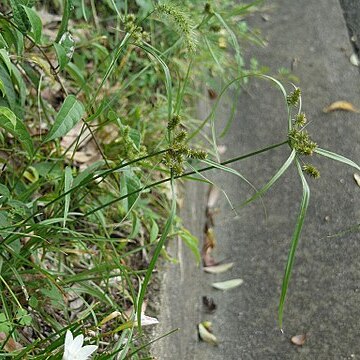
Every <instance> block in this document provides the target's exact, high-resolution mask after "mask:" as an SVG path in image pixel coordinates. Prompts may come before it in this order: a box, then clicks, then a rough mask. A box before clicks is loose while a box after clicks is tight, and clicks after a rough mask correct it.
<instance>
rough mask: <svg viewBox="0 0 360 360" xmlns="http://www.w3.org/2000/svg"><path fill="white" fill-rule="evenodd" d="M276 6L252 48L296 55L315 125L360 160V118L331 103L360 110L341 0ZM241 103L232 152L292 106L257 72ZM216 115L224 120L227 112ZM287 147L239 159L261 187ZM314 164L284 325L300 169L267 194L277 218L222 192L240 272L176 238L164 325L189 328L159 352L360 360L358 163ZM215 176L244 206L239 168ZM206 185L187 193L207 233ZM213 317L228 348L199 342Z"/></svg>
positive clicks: (281, 130)
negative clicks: (281, 306) (210, 310)
mask: <svg viewBox="0 0 360 360" xmlns="http://www.w3.org/2000/svg"><path fill="white" fill-rule="evenodd" d="M271 6H272V11H271V12H270V13H269V20H268V21H263V20H262V18H261V16H260V14H257V15H255V16H253V17H252V18H251V19H250V23H251V24H252V25H253V26H257V27H259V28H261V30H262V32H263V34H264V36H265V37H266V38H267V40H268V43H269V45H268V46H267V47H266V48H263V49H253V48H252V49H249V51H251V55H252V56H255V57H256V58H257V59H259V61H260V62H261V64H263V65H267V66H269V67H270V68H271V69H272V70H273V72H274V73H275V72H276V69H278V68H280V67H288V68H289V67H290V66H291V64H294V73H295V75H297V76H298V77H299V78H300V80H301V81H300V86H301V88H302V91H303V109H304V111H305V112H306V113H307V116H308V119H309V120H310V121H311V125H309V127H308V130H309V132H310V133H311V134H312V136H313V138H314V139H315V140H316V141H317V142H318V143H319V145H321V147H322V148H326V149H331V150H332V151H336V152H339V153H341V154H346V155H347V156H348V157H350V158H352V159H353V160H355V161H356V162H357V163H360V142H359V135H360V115H359V114H356V113H348V112H334V113H330V114H324V113H323V112H322V109H323V108H324V107H325V106H327V105H329V104H330V103H331V102H333V101H337V100H347V101H350V102H352V103H353V104H355V105H357V106H358V107H360V76H359V73H358V69H357V68H355V67H354V66H352V65H351V64H350V63H349V59H348V56H347V54H346V52H350V53H351V51H352V48H351V44H350V40H349V36H348V32H347V28H346V24H345V21H344V18H343V13H342V9H341V7H340V4H339V2H338V1H337V0H318V1H304V0H302V1H296V2H295V1H294V2H289V1H285V0H277V1H273V2H271ZM344 49H345V51H344ZM233 100H234V101H237V102H238V111H237V117H236V121H235V122H234V124H233V127H232V129H231V131H230V132H229V134H228V136H227V137H226V138H225V139H221V140H219V143H221V144H225V145H226V146H227V148H228V150H227V152H226V153H225V154H224V155H223V156H222V157H223V160H224V159H226V158H230V157H232V156H235V155H238V154H242V153H247V152H249V151H251V150H254V149H257V148H261V147H262V146H266V145H268V144H273V143H276V142H278V141H279V142H280V141H282V140H283V139H284V138H285V137H286V132H287V131H286V114H285V109H284V107H283V106H282V100H281V97H280V95H279V93H278V91H277V90H276V89H274V88H273V87H272V86H270V84H268V83H266V82H263V81H262V82H260V81H253V82H252V83H251V84H250V87H249V90H248V93H247V94H243V95H242V96H241V97H240V98H239V99H233ZM224 112H225V109H222V110H221V111H220V114H221V113H224ZM217 121H218V127H219V129H220V128H221V127H222V121H223V120H222V119H221V116H219V117H218V119H217ZM288 154H289V149H288V148H286V147H283V148H280V149H277V150H275V151H273V152H270V153H267V154H264V155H260V156H258V157H256V158H253V159H250V160H246V161H243V162H241V163H237V164H234V166H233V167H234V168H235V169H237V170H238V171H241V172H242V173H243V174H244V175H246V176H247V177H248V178H249V179H250V180H251V181H252V182H253V183H254V184H255V185H256V186H257V187H260V186H261V185H262V184H264V183H265V182H266V181H267V180H268V179H269V178H270V177H271V175H272V174H273V173H274V172H275V171H276V170H277V169H278V168H279V167H280V165H281V164H282V162H283V161H284V160H285V159H286V158H287V156H288ZM311 161H312V162H313V163H314V164H316V165H317V166H318V168H319V170H320V171H321V178H320V179H319V180H312V179H309V184H310V187H311V199H310V206H309V210H308V214H307V218H306V221H305V228H304V230H303V233H302V236H301V240H300V242H299V247H298V251H297V255H296V261H295V265H294V271H293V276H292V279H291V283H290V287H289V291H288V297H287V301H286V306H285V313H284V334H282V333H281V332H280V331H279V329H278V327H277V323H276V321H277V306H278V300H279V296H280V288H281V282H282V277H283V271H284V267H285V263H286V259H287V254H288V250H289V245H290V240H291V234H292V230H293V227H294V225H295V221H296V215H297V212H298V208H299V202H300V199H301V185H300V181H299V179H298V177H297V174H296V172H295V170H294V169H293V168H292V169H290V170H289V171H288V172H287V174H286V177H284V178H282V179H280V180H279V182H278V183H277V184H276V185H275V186H274V187H273V188H272V189H271V190H270V191H269V192H268V193H267V195H266V196H264V203H265V206H266V209H267V213H268V217H267V219H266V217H265V216H264V210H263V208H262V206H261V203H260V202H259V201H258V202H256V203H253V204H251V205H249V206H248V207H247V208H244V209H242V210H241V211H240V212H239V216H238V217H234V215H233V213H232V211H231V209H230V207H229V205H228V204H227V203H226V201H225V199H224V198H221V199H220V200H219V208H220V209H221V211H220V213H219V214H218V215H217V216H216V218H215V221H216V226H215V233H216V238H217V249H216V257H217V258H218V259H227V261H233V262H235V266H234V268H233V269H232V270H230V271H228V272H226V273H223V274H218V275H210V274H205V273H203V271H202V270H201V269H198V268H196V266H195V264H194V261H193V258H192V255H191V254H190V252H189V250H188V249H186V248H185V246H184V245H182V246H179V244H176V243H172V244H170V251H171V252H172V253H173V254H174V255H176V254H179V257H180V259H181V266H179V265H177V266H174V265H168V266H167V269H165V277H164V282H163V290H162V303H161V312H160V314H159V320H160V326H159V327H158V328H157V333H158V334H162V333H165V332H167V331H169V330H171V329H174V328H180V330H179V331H178V332H177V333H175V334H173V335H171V336H168V337H166V338H164V339H162V340H160V341H159V342H157V343H156V344H155V346H154V348H153V353H154V355H155V356H156V357H157V359H161V360H166V359H179V360H182V359H184V360H185V359H187V360H188V359H196V360H202V359H206V360H220V359H334V360H335V359H336V360H338V359H360V340H359V339H360V337H359V335H360V233H359V230H357V231H353V232H348V231H344V230H346V229H348V228H350V227H354V226H355V225H356V224H359V219H360V206H359V198H360V197H359V195H360V188H359V187H357V185H356V184H355V182H354V180H353V173H354V172H355V171H354V169H351V168H349V167H347V166H345V165H341V164H338V163H336V162H334V161H332V160H330V159H325V158H320V157H318V156H314V157H313V158H312V159H311ZM208 175H209V177H211V179H213V180H214V181H216V183H217V184H218V185H220V186H221V187H222V188H223V189H224V190H225V191H226V192H227V194H228V195H229V197H230V198H231V199H232V201H233V203H234V204H240V203H241V202H242V201H243V200H244V199H246V198H247V197H248V196H249V195H250V194H251V190H249V187H248V186H246V185H244V184H243V183H242V182H241V181H239V179H238V178H236V177H233V176H230V175H228V174H224V173H219V172H214V173H211V174H208ZM205 191H206V189H205V188H204V186H203V185H199V184H196V185H194V184H189V185H188V187H187V191H186V198H185V204H186V209H185V211H184V216H185V219H186V225H187V226H188V227H189V228H190V229H191V230H192V231H193V232H194V233H195V234H197V235H198V236H199V237H200V238H202V233H203V225H204V208H205ZM334 234H338V235H337V236H332V235H334ZM235 277H240V278H242V279H243V280H244V284H243V285H242V286H240V287H238V288H236V289H233V290H230V291H228V292H225V293H224V292H220V291H216V290H214V289H212V288H211V286H210V284H211V283H212V282H214V281H222V280H226V279H229V278H235ZM204 295H208V296H211V297H213V298H214V300H215V302H216V303H217V306H218V307H217V310H216V312H215V313H214V314H205V313H204V309H203V306H202V301H201V298H202V296H204ZM204 320H210V321H212V322H213V328H214V334H215V335H216V336H217V338H218V339H219V340H220V344H219V346H217V347H213V346H211V345H209V344H206V343H204V342H199V340H198V336H197V331H196V325H197V323H199V322H200V321H204ZM303 333H306V334H307V340H306V342H305V344H304V345H303V346H302V347H297V346H295V345H293V344H291V342H290V338H291V336H293V335H296V334H303Z"/></svg>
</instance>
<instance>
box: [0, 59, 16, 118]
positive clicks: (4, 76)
mask: <svg viewBox="0 0 360 360" xmlns="http://www.w3.org/2000/svg"><path fill="white" fill-rule="evenodd" d="M0 80H1V82H2V84H3V87H4V89H5V98H6V100H7V102H8V104H9V107H10V109H11V110H12V111H14V112H15V111H16V110H15V109H16V93H15V89H14V85H13V83H12V81H11V78H10V75H9V73H8V72H7V71H6V68H5V67H4V66H3V65H2V64H0Z"/></svg>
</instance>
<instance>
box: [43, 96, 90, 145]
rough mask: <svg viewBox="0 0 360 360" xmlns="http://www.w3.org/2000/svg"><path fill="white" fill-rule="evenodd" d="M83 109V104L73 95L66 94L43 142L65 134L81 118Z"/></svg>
mask: <svg viewBox="0 0 360 360" xmlns="http://www.w3.org/2000/svg"><path fill="white" fill-rule="evenodd" d="M84 111H85V109H84V106H83V104H82V103H81V102H80V101H79V100H77V99H76V97H75V96H74V95H68V96H67V97H66V99H65V101H64V103H63V104H62V106H61V109H60V111H59V112H58V114H57V115H56V118H55V122H54V125H53V126H52V128H51V129H50V131H49V133H48V135H47V136H46V138H45V140H44V142H48V141H50V140H54V139H57V138H59V137H62V136H64V135H66V134H67V133H68V132H69V131H70V130H71V129H72V128H73V127H74V126H75V125H76V124H77V123H78V122H79V121H80V120H81V117H82V116H83V114H84Z"/></svg>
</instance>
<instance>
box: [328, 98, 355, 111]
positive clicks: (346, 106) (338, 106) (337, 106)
mask: <svg viewBox="0 0 360 360" xmlns="http://www.w3.org/2000/svg"><path fill="white" fill-rule="evenodd" d="M337 110H342V111H351V112H356V113H358V112H359V110H358V109H357V108H356V107H355V106H354V105H353V104H351V103H350V102H348V101H345V100H341V101H335V102H333V103H332V104H330V105H329V106H327V107H325V108H324V109H323V112H324V113H329V112H331V111H337Z"/></svg>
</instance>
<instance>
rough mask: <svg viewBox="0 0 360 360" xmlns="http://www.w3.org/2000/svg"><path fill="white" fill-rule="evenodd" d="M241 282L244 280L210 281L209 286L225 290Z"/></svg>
mask: <svg viewBox="0 0 360 360" xmlns="http://www.w3.org/2000/svg"><path fill="white" fill-rule="evenodd" d="M243 282H244V280H243V279H231V280H226V281H221V282H215V283H212V284H211V286H212V287H213V288H215V289H218V290H223V291H226V290H231V289H234V288H236V287H238V286H240V285H241V284H242V283H243Z"/></svg>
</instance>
